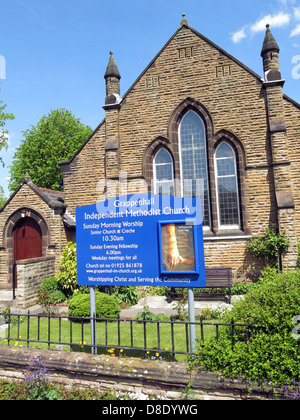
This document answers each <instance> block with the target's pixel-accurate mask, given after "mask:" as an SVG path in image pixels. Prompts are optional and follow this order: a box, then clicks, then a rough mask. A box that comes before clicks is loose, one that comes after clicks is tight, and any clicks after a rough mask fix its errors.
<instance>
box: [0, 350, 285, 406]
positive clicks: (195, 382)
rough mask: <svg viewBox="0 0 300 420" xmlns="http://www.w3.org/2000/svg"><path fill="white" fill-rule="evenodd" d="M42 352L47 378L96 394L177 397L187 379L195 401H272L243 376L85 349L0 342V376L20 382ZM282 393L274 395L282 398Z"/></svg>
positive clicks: (270, 395)
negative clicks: (69, 350)
mask: <svg viewBox="0 0 300 420" xmlns="http://www.w3.org/2000/svg"><path fill="white" fill-rule="evenodd" d="M38 355H42V356H43V362H44V364H45V366H46V368H47V369H48V373H49V374H50V381H51V382H53V383H55V384H57V385H64V386H66V387H69V388H72V386H77V387H80V388H87V389H90V388H95V389H97V390H98V391H100V392H104V391H109V390H115V391H120V392H124V393H125V392H133V393H140V392H143V393H144V394H149V395H150V394H155V395H159V396H162V397H164V398H165V399H168V400H172V399H179V398H180V395H181V392H182V391H183V390H184V389H185V388H186V386H187V384H188V383H191V385H192V388H193V390H194V392H195V397H196V398H197V399H199V400H235V399H240V398H243V399H254V400H255V399H275V396H274V394H273V393H272V390H271V388H270V387H269V386H267V385H265V386H264V387H260V386H257V385H255V384H251V390H252V392H251V394H249V392H248V391H249V388H250V385H249V384H248V383H247V382H245V381H243V380H242V379H235V380H229V379H228V380H225V379H224V378H222V377H221V376H220V375H218V374H215V373H210V372H196V371H194V372H193V373H192V374H189V373H188V365H187V364H186V363H175V362H165V361H158V360H154V361H153V360H142V359H141V360H140V359H129V358H124V359H118V358H115V357H104V356H95V355H90V354H85V353H67V352H61V351H60V352H59V351H49V350H43V351H42V350H37V349H27V348H19V347H7V346H2V347H1V352H0V379H8V380H13V381H15V380H22V379H23V378H24V376H23V372H24V371H25V370H26V369H27V368H28V366H29V364H30V361H31V360H32V358H33V357H36V356H38ZM281 396H282V395H281V393H280V392H279V393H277V394H276V398H279V399H280V398H281Z"/></svg>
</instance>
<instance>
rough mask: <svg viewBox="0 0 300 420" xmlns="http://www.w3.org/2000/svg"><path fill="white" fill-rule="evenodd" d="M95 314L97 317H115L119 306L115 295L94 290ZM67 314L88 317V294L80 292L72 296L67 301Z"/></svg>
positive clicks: (118, 311)
mask: <svg viewBox="0 0 300 420" xmlns="http://www.w3.org/2000/svg"><path fill="white" fill-rule="evenodd" d="M95 300H96V316H97V318H117V316H118V315H119V313H120V311H121V308H120V307H119V305H118V299H117V297H116V296H114V295H112V296H110V295H107V294H105V293H100V292H96V298H95ZM69 315H72V316H75V317H79V318H81V317H86V318H88V317H90V295H89V294H81V295H77V296H74V297H73V298H72V299H71V300H70V302H69Z"/></svg>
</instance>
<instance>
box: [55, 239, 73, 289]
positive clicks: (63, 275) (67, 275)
mask: <svg viewBox="0 0 300 420" xmlns="http://www.w3.org/2000/svg"><path fill="white" fill-rule="evenodd" d="M57 280H58V283H59V286H60V287H61V289H62V290H63V291H64V292H65V293H66V295H68V296H69V295H72V294H73V293H74V291H75V290H76V289H78V285H77V261H76V244H74V243H72V242H68V244H67V246H66V248H65V249H64V250H63V252H62V259H61V265H60V268H59V273H58V275H57Z"/></svg>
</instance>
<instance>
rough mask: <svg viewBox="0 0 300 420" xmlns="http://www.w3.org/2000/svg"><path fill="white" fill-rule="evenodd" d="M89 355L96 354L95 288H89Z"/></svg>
mask: <svg viewBox="0 0 300 420" xmlns="http://www.w3.org/2000/svg"><path fill="white" fill-rule="evenodd" d="M90 317H91V353H92V354H97V347H96V344H97V337H96V321H95V318H96V286H90Z"/></svg>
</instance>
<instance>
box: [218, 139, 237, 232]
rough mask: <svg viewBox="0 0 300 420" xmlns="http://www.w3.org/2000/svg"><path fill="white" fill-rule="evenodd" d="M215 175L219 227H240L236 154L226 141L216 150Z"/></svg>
mask: <svg viewBox="0 0 300 420" xmlns="http://www.w3.org/2000/svg"><path fill="white" fill-rule="evenodd" d="M215 176H216V188H217V208H218V222H219V228H221V229H222V228H223V229H226V228H227V229H229V228H237V227H238V228H239V227H240V212H239V196H238V180H237V169H236V156H235V152H234V150H233V148H232V147H231V146H230V145H229V144H228V143H227V142H225V141H223V142H222V143H220V144H219V146H218V147H217V149H216V152H215Z"/></svg>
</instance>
